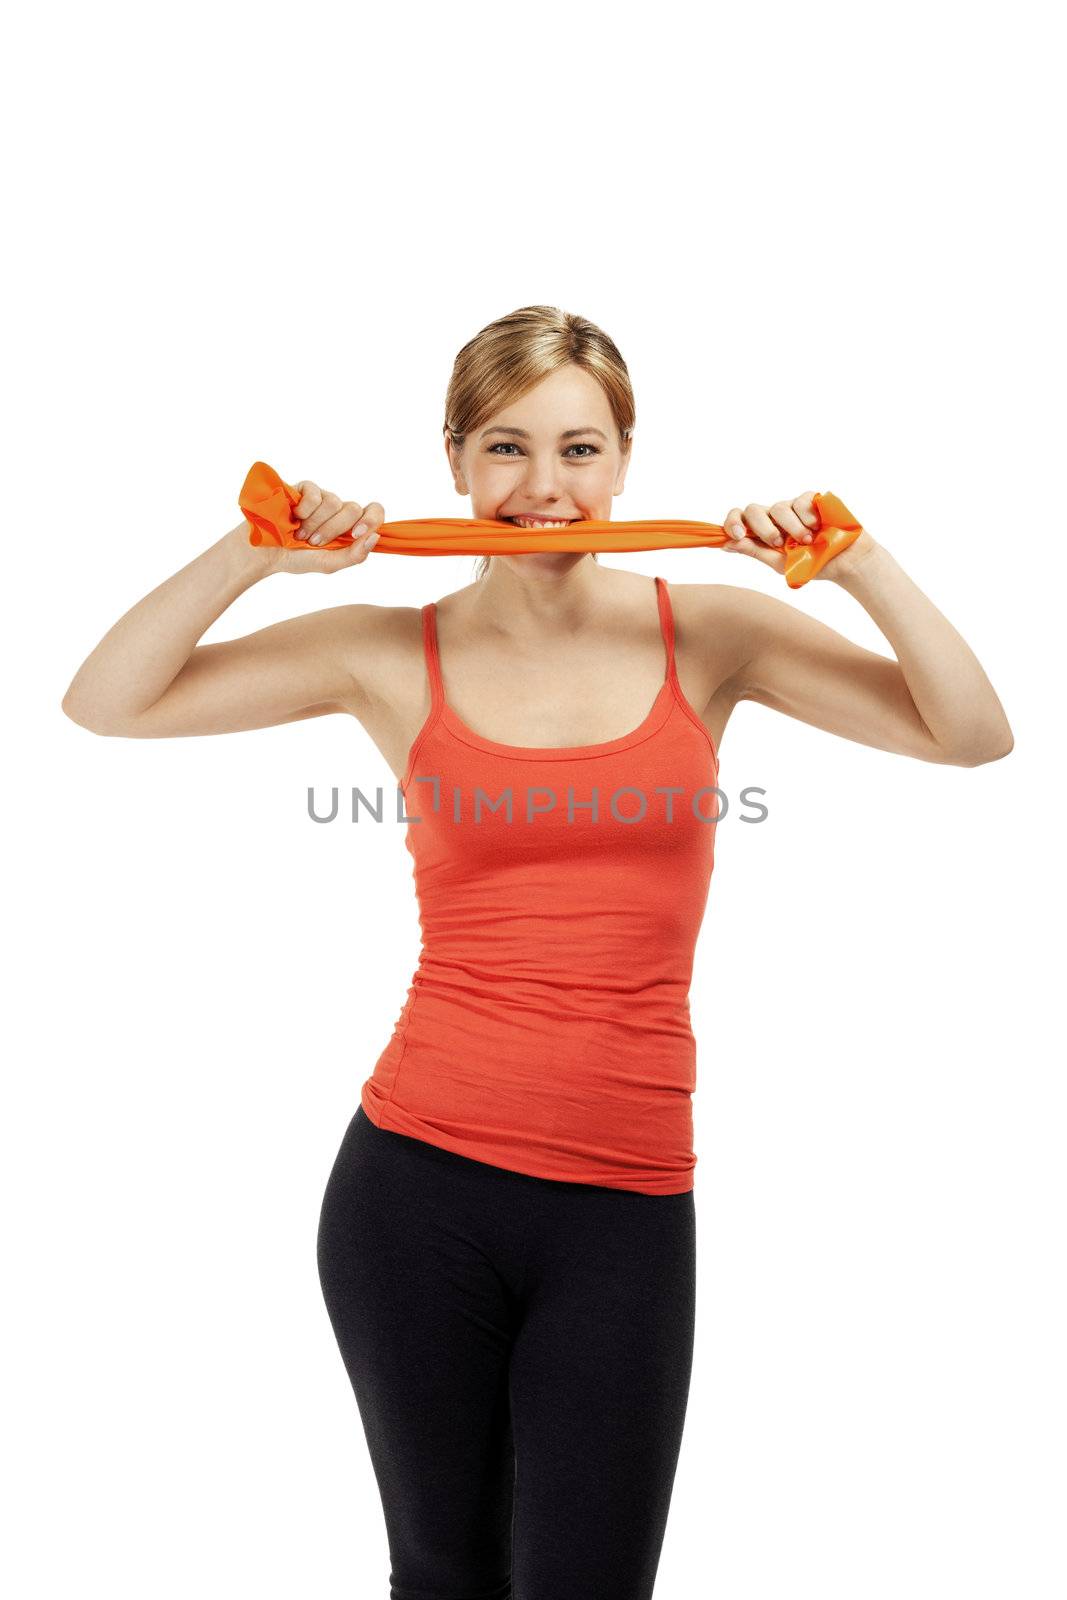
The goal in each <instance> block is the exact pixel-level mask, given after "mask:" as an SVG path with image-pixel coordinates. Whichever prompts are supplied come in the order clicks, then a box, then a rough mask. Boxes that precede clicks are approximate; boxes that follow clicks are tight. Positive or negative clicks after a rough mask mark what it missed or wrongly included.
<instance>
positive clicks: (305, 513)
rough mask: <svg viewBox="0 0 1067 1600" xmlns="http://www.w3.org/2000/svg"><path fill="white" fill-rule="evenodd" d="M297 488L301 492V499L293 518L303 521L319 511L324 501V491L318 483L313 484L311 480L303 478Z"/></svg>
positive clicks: (294, 508) (297, 503)
mask: <svg viewBox="0 0 1067 1600" xmlns="http://www.w3.org/2000/svg"><path fill="white" fill-rule="evenodd" d="M295 487H296V488H297V489H299V490H300V499H299V500H298V501H297V502H296V505H295V506H294V507H293V516H294V517H297V518H299V519H300V520H301V521H302V520H303V519H304V518H305V517H310V515H311V513H312V512H313V511H316V510H317V509H318V507H319V504H320V502H321V500H322V490H321V489H320V488H319V486H318V484H317V483H312V481H311V479H310V478H302V479H301V480H300V482H299V483H298V484H296V485H295Z"/></svg>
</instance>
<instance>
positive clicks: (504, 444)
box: [486, 439, 600, 461]
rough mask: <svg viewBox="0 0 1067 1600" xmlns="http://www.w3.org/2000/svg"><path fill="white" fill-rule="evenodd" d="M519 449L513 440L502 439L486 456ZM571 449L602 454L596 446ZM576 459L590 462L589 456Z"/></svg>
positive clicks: (573, 447) (575, 446)
mask: <svg viewBox="0 0 1067 1600" xmlns="http://www.w3.org/2000/svg"><path fill="white" fill-rule="evenodd" d="M518 448H519V447H518V445H517V444H515V443H514V442H513V441H512V440H511V439H501V440H499V441H498V443H496V444H491V445H490V446H489V449H488V450H487V452H486V454H487V455H495V454H496V452H497V451H498V450H517V449H518ZM569 449H570V450H588V451H589V452H590V453H591V454H592V455H594V456H598V455H599V454H600V448H599V446H598V445H595V444H572V445H571V446H570V447H569ZM575 459H576V460H577V461H588V460H589V456H576V457H575Z"/></svg>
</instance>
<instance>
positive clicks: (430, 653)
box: [422, 600, 445, 716]
mask: <svg viewBox="0 0 1067 1600" xmlns="http://www.w3.org/2000/svg"><path fill="white" fill-rule="evenodd" d="M422 645H423V651H424V654H425V656H426V672H427V676H428V677H429V680H430V714H431V716H432V715H434V714H436V713H437V712H438V711H440V710H441V707H442V706H443V705H444V703H445V690H444V684H443V683H442V681H441V657H440V655H439V653H438V649H437V605H436V602H435V601H433V600H428V601H427V602H426V604H425V605H424V606H423V608H422Z"/></svg>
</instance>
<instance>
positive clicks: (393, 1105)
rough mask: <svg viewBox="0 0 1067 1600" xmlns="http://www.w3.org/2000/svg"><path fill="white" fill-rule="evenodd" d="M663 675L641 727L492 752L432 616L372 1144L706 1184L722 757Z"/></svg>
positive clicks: (582, 1175) (408, 774)
mask: <svg viewBox="0 0 1067 1600" xmlns="http://www.w3.org/2000/svg"><path fill="white" fill-rule="evenodd" d="M655 589H656V597H657V601H658V605H659V618H660V627H661V630H662V634H663V641H664V645H665V649H666V673H665V676H664V680H663V683H662V685H661V687H660V690H659V693H658V694H657V696H656V699H655V701H654V702H653V705H652V708H651V710H650V711H649V712H648V715H647V716H646V717H645V719H644V721H643V722H642V723H640V725H639V726H638V727H636V728H635V729H634V730H633V732H632V733H628V734H625V735H624V736H623V737H621V738H618V739H609V740H607V741H606V742H604V743H601V744H592V745H578V746H571V747H568V748H554V747H534V746H526V745H507V744H500V743H498V742H497V741H496V740H493V739H485V738H482V737H481V736H480V735H479V734H477V733H475V732H474V731H473V730H472V729H471V728H469V727H468V726H467V725H466V723H464V722H462V721H461V720H460V718H459V717H458V716H457V715H456V713H455V712H454V711H453V710H452V708H451V706H449V705H448V703H447V701H446V699H445V693H444V687H443V684H442V679H441V662H440V657H439V654H438V648H437V630H436V606H435V605H434V604H433V603H432V602H431V603H429V604H427V605H425V606H423V608H422V627H423V646H424V650H425V659H426V670H427V674H428V677H429V683H430V699H431V704H430V710H429V713H428V715H427V718H426V721H425V722H424V723H423V726H422V728H421V729H420V730H419V732H418V734H417V735H416V738H415V740H414V742H413V744H412V746H411V750H410V752H409V755H408V761H407V767H406V771H405V773H404V777H403V779H402V781H401V792H402V794H403V797H404V804H405V811H404V815H405V818H406V819H408V820H407V834H406V844H407V848H408V850H409V851H410V853H411V855H412V858H413V861H414V869H413V875H414V879H415V888H416V894H417V898H418V903H419V924H420V928H421V932H422V947H421V950H420V955H419V962H418V966H417V969H416V971H415V974H414V977H413V978H412V981H411V984H410V986H409V988H408V993H407V998H406V1000H405V1003H404V1005H403V1008H402V1010H401V1012H400V1016H399V1018H398V1020H397V1022H396V1025H395V1027H394V1029H393V1034H392V1037H391V1039H390V1040H389V1043H388V1044H387V1045H386V1047H385V1049H384V1050H383V1051H382V1054H381V1055H380V1056H379V1058H378V1061H377V1063H376V1065H375V1067H374V1071H373V1073H372V1075H371V1076H370V1077H369V1078H367V1079H366V1080H365V1082H364V1083H363V1085H362V1089H361V1095H360V1098H361V1102H362V1105H363V1109H364V1111H365V1112H366V1114H367V1116H368V1117H369V1118H370V1119H371V1121H372V1122H374V1123H375V1124H376V1125H377V1126H378V1127H379V1128H384V1129H387V1130H390V1131H392V1132H395V1133H402V1134H406V1135H408V1136H409V1137H411V1138H415V1139H422V1140H425V1141H426V1142H427V1143H429V1144H434V1145H439V1146H440V1147H442V1148H443V1149H445V1150H451V1151H454V1152H455V1153H456V1154H458V1155H462V1156H468V1157H471V1158H473V1159H474V1160H476V1161H484V1162H488V1163H489V1164H490V1165H492V1166H497V1167H507V1168H510V1169H511V1170H512V1171H516V1172H525V1173H529V1174H532V1175H533V1176H535V1177H539V1178H552V1179H556V1180H562V1181H567V1182H577V1183H589V1184H597V1185H600V1186H603V1187H607V1188H612V1189H631V1190H635V1191H636V1192H637V1193H639V1194H680V1193H682V1192H684V1191H686V1190H689V1189H692V1187H693V1169H694V1167H695V1166H696V1160H697V1158H696V1156H695V1154H694V1152H693V1117H692V1099H691V1096H692V1092H693V1090H694V1088H695V1086H696V1041H695V1038H694V1035H693V1031H692V1028H691V1026H690V1017H689V987H690V981H691V978H692V970H693V957H694V951H695V946H696V941H697V937H698V934H699V932H700V926H701V922H702V920H703V915H704V909H705V906H706V903H707V898H708V889H709V886H710V881H711V872H712V867H713V863H714V852H715V827H716V821H715V819H716V817H717V815H718V812H719V808H720V797H719V795H718V793H717V792H716V785H717V784H718V758H717V753H716V750H715V745H714V741H713V740H712V737H711V735H710V733H709V732H708V730H707V729H706V728H705V726H704V724H703V722H702V721H701V720H700V718H699V716H698V715H697V713H696V712H695V711H694V709H693V707H692V706H691V705H690V704H689V702H688V700H687V699H686V697H685V695H684V693H683V692H682V688H681V685H680V683H679V681H678V675H677V671H676V669H675V661H674V618H673V614H672V611H671V602H670V597H669V594H668V590H667V585H666V583H665V582H664V580H663V579H662V578H659V577H657V578H656V579H655Z"/></svg>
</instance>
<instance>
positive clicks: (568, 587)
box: [470, 550, 606, 635]
mask: <svg viewBox="0 0 1067 1600" xmlns="http://www.w3.org/2000/svg"><path fill="white" fill-rule="evenodd" d="M605 570H606V569H604V568H601V567H600V566H599V565H598V563H597V562H595V561H594V560H593V557H592V555H591V554H589V553H587V552H584V553H581V554H576V553H573V552H570V551H566V552H563V551H548V550H546V551H531V552H529V553H528V554H526V555H515V556H493V557H492V559H491V560H490V562H489V570H488V571H487V572H486V574H485V576H484V578H480V579H479V580H478V582H477V583H476V584H475V585H474V587H473V589H472V590H471V591H470V599H471V609H472V613H473V614H474V615H475V616H477V617H478V618H479V619H480V620H481V621H484V623H485V624H486V625H487V626H488V627H491V628H493V629H494V630H496V631H499V632H501V633H506V634H512V635H514V634H521V633H523V632H525V631H526V629H527V628H528V627H529V628H530V629H531V630H537V631H538V632H544V631H545V630H546V629H551V628H556V629H558V630H559V631H560V632H563V633H566V632H569V631H571V630H572V629H573V628H576V627H579V626H581V624H582V623H583V622H584V621H585V619H586V618H587V617H588V616H589V615H590V613H591V611H592V610H593V609H594V608H595V607H596V606H597V605H598V604H599V602H600V600H601V598H602V584H603V581H604V572H605Z"/></svg>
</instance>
